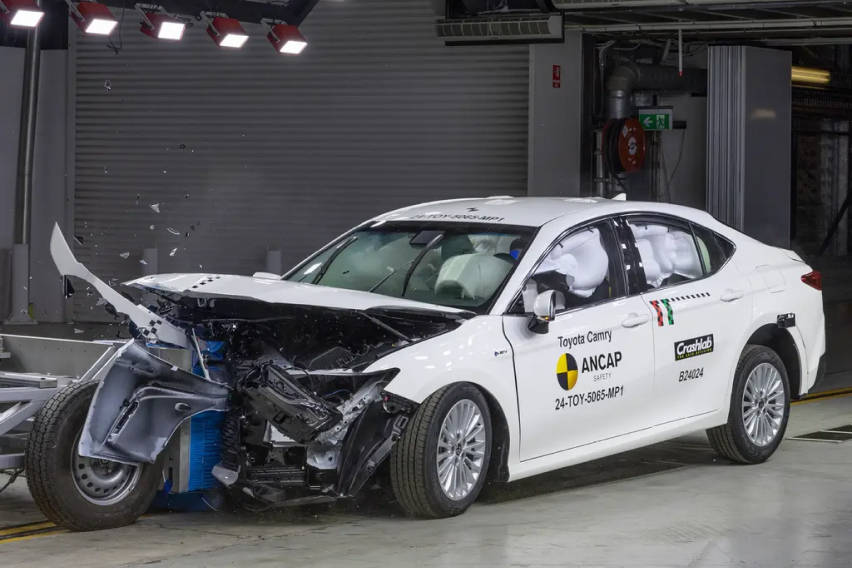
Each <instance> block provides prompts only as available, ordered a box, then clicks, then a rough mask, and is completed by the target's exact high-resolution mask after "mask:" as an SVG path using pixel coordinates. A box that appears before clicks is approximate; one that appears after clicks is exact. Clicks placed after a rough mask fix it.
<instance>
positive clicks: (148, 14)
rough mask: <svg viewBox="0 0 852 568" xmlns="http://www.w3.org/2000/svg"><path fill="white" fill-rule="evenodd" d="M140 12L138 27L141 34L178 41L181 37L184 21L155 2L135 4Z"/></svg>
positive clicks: (184, 26) (184, 27) (184, 25)
mask: <svg viewBox="0 0 852 568" xmlns="http://www.w3.org/2000/svg"><path fill="white" fill-rule="evenodd" d="M136 9H137V10H138V11H139V13H140V14H142V24H141V27H140V28H139V29H140V30H141V31H142V33H143V34H145V35H148V36H151V37H153V38H157V39H168V40H173V41H178V40H180V39H181V38H182V37H183V32H184V30H185V29H186V22H184V21H182V20H181V19H179V18H176V17H175V16H171V15H169V14H168V13H167V12H166V11H165V10H164V9H163V8H162V7H161V6H157V5H155V4H136Z"/></svg>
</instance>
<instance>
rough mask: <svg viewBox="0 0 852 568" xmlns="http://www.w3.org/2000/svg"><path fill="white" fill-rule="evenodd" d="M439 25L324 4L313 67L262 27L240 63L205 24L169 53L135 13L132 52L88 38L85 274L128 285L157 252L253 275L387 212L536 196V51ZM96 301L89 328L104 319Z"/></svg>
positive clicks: (80, 214) (374, 3)
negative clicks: (532, 65)
mask: <svg viewBox="0 0 852 568" xmlns="http://www.w3.org/2000/svg"><path fill="white" fill-rule="evenodd" d="M433 19H434V18H433V13H432V11H431V9H430V8H429V5H428V3H427V2H412V1H411V0H359V1H357V2H342V3H336V2H321V3H320V5H319V6H318V7H317V8H316V9H315V10H314V11H313V13H312V14H311V15H310V16H309V17H308V19H307V20H306V22H305V23H304V25H303V26H302V29H303V31H304V33H305V34H306V35H307V36H308V38H309V40H310V42H311V44H310V46H309V48H308V50H306V51H305V52H304V53H303V54H302V55H301V56H299V57H284V56H281V55H278V54H276V53H275V52H274V50H273V49H272V47H271V46H270V45H269V43H268V42H267V41H266V39H265V37H264V35H263V30H262V28H260V27H253V26H252V27H250V26H246V27H247V29H248V31H249V33H250V34H251V38H250V40H249V41H248V43H247V44H246V47H245V48H244V49H242V50H225V49H218V48H217V47H216V46H215V45H214V44H213V42H212V41H210V39H209V38H208V37H207V36H206V34H205V33H204V30H203V28H202V27H201V26H195V27H194V28H192V29H189V30H187V32H186V35H185V37H184V39H183V41H181V42H179V43H168V42H158V41H154V40H152V39H150V38H148V37H146V36H144V35H142V34H141V33H139V31H138V23H137V18H136V16H135V15H134V14H133V12H132V11H130V10H128V11H127V13H126V14H125V16H124V22H123V25H122V34H121V37H120V39H119V37H118V34H114V42H115V43H116V44H120V46H121V49H120V51H119V52H118V53H115V52H114V51H112V50H110V49H107V48H106V47H105V45H104V43H105V42H104V40H103V39H102V38H91V37H82V36H80V35H76V41H75V45H74V46H73V53H74V57H73V65H74V83H75V96H76V104H75V115H76V116H75V121H76V137H75V176H76V177H75V181H76V187H75V199H74V226H75V233H76V235H77V237H78V242H77V243H76V244H75V245H74V246H75V249H76V252H77V254H78V257H79V258H80V260H81V261H82V262H84V263H85V264H86V265H87V266H89V267H90V268H91V269H92V270H93V271H94V272H95V273H97V274H99V275H101V276H102V277H104V278H109V279H114V280H123V279H128V278H132V277H136V276H138V275H140V274H141V273H142V268H143V267H142V266H141V264H140V260H141V259H142V251H143V249H145V248H150V247H156V248H158V250H159V252H158V271H159V272H181V271H200V270H202V269H203V270H204V271H210V272H230V273H241V274H249V273H252V272H254V271H257V270H263V269H264V264H265V257H266V251H267V250H275V249H277V250H281V251H282V254H283V260H284V266H285V267H286V266H290V265H292V264H293V263H295V262H296V261H298V260H299V259H301V258H302V257H304V256H305V255H306V254H307V253H308V252H310V251H311V250H313V249H315V248H317V247H319V246H320V245H322V244H324V243H325V242H327V241H328V240H330V239H331V238H332V237H334V236H335V235H337V234H339V233H340V232H342V231H344V230H345V229H347V228H348V227H350V226H351V225H353V224H355V223H357V222H358V221H360V220H363V219H364V218H367V217H369V216H372V215H374V214H376V213H379V212H381V211H385V210H388V209H392V208H395V207H399V206H404V205H408V204H411V203H416V202H420V201H426V200H434V199H444V198H453V197H465V196H484V195H496V194H514V195H518V194H520V193H523V192H524V191H525V185H526V159H527V96H528V52H527V48H526V47H524V46H479V47H463V48H447V47H444V46H443V44H442V43H441V42H440V41H439V40H438V39H437V38H436V37H435V33H434V29H433ZM75 33H76V32H75ZM155 203H159V209H160V212H159V213H157V212H155V211H154V210H152V208H151V207H150V206H151V204H155ZM152 227H153V228H152ZM174 233H178V234H174ZM81 242H82V244H80V243H81ZM174 249H177V250H176V251H175V252H174V255H173V256H172V255H170V253H171V252H172V251H173V250H174ZM123 253H129V257H128V258H123V256H124V254H123ZM93 301H94V298H92V297H87V296H86V295H85V294H77V295H76V299H75V312H76V314H75V316H76V317H77V318H78V319H80V320H87V319H94V320H98V319H103V314H102V311H101V310H100V309H97V308H96V309H94V310H93V309H92V303H93Z"/></svg>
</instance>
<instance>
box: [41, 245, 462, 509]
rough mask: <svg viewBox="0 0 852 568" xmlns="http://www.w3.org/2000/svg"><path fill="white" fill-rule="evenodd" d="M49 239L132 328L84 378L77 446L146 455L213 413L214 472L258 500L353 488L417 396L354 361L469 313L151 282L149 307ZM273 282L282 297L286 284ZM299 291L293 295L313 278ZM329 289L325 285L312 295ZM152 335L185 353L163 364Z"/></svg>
mask: <svg viewBox="0 0 852 568" xmlns="http://www.w3.org/2000/svg"><path fill="white" fill-rule="evenodd" d="M58 239H61V233H58V236H57V234H54V239H53V241H52V243H51V248H52V251H53V252H54V257H55V259H56V263H57V266H58V267H59V269H60V272H62V274H63V275H66V276H68V275H71V276H75V277H79V278H83V279H84V280H86V281H87V282H89V283H90V284H92V285H93V287H94V288H95V289H97V290H98V291H99V292H100V293H101V294H102V295H103V296H104V297H105V298H106V299H107V301H108V302H109V303H110V304H111V305H112V306H113V307H114V308H115V311H116V312H118V313H122V314H125V315H126V316H127V317H128V320H129V322H128V323H130V324H132V325H131V330H133V331H134V333H135V335H136V338H135V339H134V340H133V341H130V342H128V343H127V344H126V345H124V346H123V347H122V348H121V349H120V350H118V351H117V352H116V353H115V354H114V356H113V357H112V358H111V359H110V360H109V361H107V362H106V364H104V365H103V366H102V367H101V368H100V369H99V370H98V371H97V374H96V376H95V377H94V379H95V380H99V381H101V384H100V386H99V388H98V391H97V393H96V395H95V398H94V401H93V403H92V405H91V407H90V409H89V414H88V418H87V421H86V425H85V427H84V431H83V433H82V435H81V441H80V446H79V451H80V453H81V455H83V456H86V457H91V458H100V459H108V460H112V461H118V462H123V463H128V464H138V463H154V462H156V460H157V459H158V457H159V456H160V454H161V453H162V452H163V451H164V449H165V448H166V447H167V445H168V444H169V441H170V440H171V439H172V438H173V436H174V434H175V432H177V431H178V429H179V428H180V427H181V425H182V424H184V423H185V422H186V421H188V420H190V419H191V418H192V417H194V416H198V415H202V414H204V413H207V412H211V411H213V412H220V413H222V415H223V420H222V421H221V427H220V431H219V434H220V435H219V436H218V439H217V440H216V441H217V443H218V445H219V455H220V459H219V463H218V464H216V466H215V467H214V468H213V470H212V474H213V476H214V477H215V478H216V479H217V480H218V481H219V482H220V483H222V484H223V485H225V486H227V487H231V488H233V489H234V490H236V491H237V492H238V493H239V494H240V495H243V496H247V498H249V499H250V500H254V501H257V502H259V503H260V504H261V505H262V506H270V505H272V506H275V505H281V504H288V503H299V502H304V501H306V500H307V501H310V500H316V499H327V498H336V497H343V496H350V495H353V494H355V493H356V492H357V491H358V490H359V489H360V488H361V487H363V485H364V483H366V481H367V480H368V479H369V478H370V476H372V475H373V473H375V471H376V470H377V468H378V467H379V466H380V465H381V463H382V462H383V461H384V460H385V458H386V457H387V456H388V455H389V453H390V451H391V448H392V447H393V444H394V443H395V442H396V440H397V439H398V438H399V437H400V436H401V435H402V433H403V432H404V429H405V427H406V425H407V423H408V420H409V417H410V416H411V415H412V414H413V412H414V411H415V410H416V406H417V405H416V404H415V403H413V402H411V401H408V400H405V399H402V398H399V397H396V396H394V395H391V394H388V393H386V392H385V387H386V386H387V385H388V384H389V383H390V381H391V380H393V378H394V376H395V375H396V373H397V372H398V370H397V369H388V370H383V371H381V372H375V373H372V372H371V373H368V372H365V369H367V368H368V367H370V365H372V364H373V363H375V362H376V361H377V360H379V359H381V358H382V357H384V356H385V355H387V354H389V353H392V352H395V351H398V350H399V349H403V348H405V347H408V346H410V345H413V344H415V343H417V342H420V341H423V340H425V339H429V338H431V337H434V336H436V335H439V334H442V333H445V332H448V331H450V330H452V329H455V328H457V327H458V326H459V325H461V324H462V322H463V321H464V319H466V318H467V317H469V316H468V315H466V314H463V313H458V312H456V313H453V312H442V311H441V310H437V309H435V310H432V309H424V308H422V307H421V306H419V305H407V304H397V305H392V306H381V305H370V304H371V303H374V302H375V301H376V300H375V299H374V298H373V297H372V296H373V295H367V296H364V294H363V293H359V295H358V296H357V298H356V299H357V300H358V301H359V302H361V307H359V309H346V308H343V307H341V306H342V304H343V302H342V301H341V300H340V299H339V298H336V299H335V300H334V302H335V303H334V304H333V305H331V306H330V305H317V304H311V303H294V302H291V301H274V302H273V301H270V299H269V297H266V296H264V299H258V298H257V297H254V296H253V295H252V293H246V294H243V295H239V294H228V293H225V292H224V291H222V292H220V293H214V292H208V291H205V290H199V289H198V288H197V287H190V288H189V289H187V290H176V289H171V290H164V289H163V287H162V286H158V287H152V288H150V289H147V290H146V292H148V293H150V294H153V295H155V301H156V303H157V306H156V307H155V308H149V307H145V306H142V305H134V304H133V302H131V301H130V300H128V299H127V298H126V297H125V296H123V295H121V294H118V293H117V292H115V291H114V290H112V289H111V288H110V287H108V286H107V285H106V284H104V283H103V282H102V281H101V280H100V279H98V278H97V277H95V276H94V275H92V274H91V273H90V272H89V271H88V270H86V269H85V268H84V267H83V266H82V265H80V264H79V263H78V262H77V261H76V259H74V258H73V256H72V255H71V252H70V249H68V247H67V245H66V244H65V243H64V240H62V242H61V243H60V242H58ZM178 277H181V276H180V275H178ZM235 278H237V277H235ZM205 280H206V281H215V278H214V277H210V276H207V277H205ZM234 285H235V284H234V283H233V282H229V283H228V286H234ZM252 286H255V287H258V288H263V290H267V289H268V288H269V287H274V286H277V284H276V282H275V281H271V282H264V283H258V282H254V283H253V284H252ZM248 289H251V287H249V288H248ZM281 290H282V291H283V292H281V293H283V294H285V296H286V295H287V294H290V293H291V291H292V290H293V288H292V286H289V285H287V286H284V287H283V288H282V289H281ZM297 292H298V294H299V295H300V296H299V297H300V298H301V299H304V298H305V297H306V295H307V297H310V293H311V289H310V288H305V287H304V286H300V287H299V288H298V290H297ZM275 294H278V292H275ZM328 296H329V292H328V290H323V291H321V293H320V294H319V295H318V296H317V297H318V298H319V297H326V298H327V297H328ZM276 297H277V296H276ZM378 298H379V299H381V297H378ZM317 303H319V301H318V302H317ZM163 347H168V348H169V349H172V350H177V351H179V352H182V353H184V354H188V355H191V357H184V359H185V360H186V361H187V362H185V363H178V364H175V363H172V362H170V361H171V360H172V358H168V357H166V356H161V355H162V352H161V348H163ZM167 359H169V360H167ZM190 360H191V363H189V362H188V361H190Z"/></svg>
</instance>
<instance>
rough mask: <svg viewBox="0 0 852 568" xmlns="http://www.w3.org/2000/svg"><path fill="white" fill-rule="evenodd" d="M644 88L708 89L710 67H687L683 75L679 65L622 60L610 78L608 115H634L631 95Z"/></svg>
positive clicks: (693, 91)
mask: <svg viewBox="0 0 852 568" xmlns="http://www.w3.org/2000/svg"><path fill="white" fill-rule="evenodd" d="M641 90H653V91H673V92H683V93H705V92H706V91H707V71H706V70H704V69H684V70H683V75H681V74H680V73H679V71H678V69H677V67H666V66H660V65H638V64H636V63H632V62H627V63H622V64H620V65H619V66H618V67H616V68H615V69H614V70H613V71H612V73H610V75H609V78H608V79H607V82H606V91H607V118H613V119H618V118H627V117H629V116H631V115H632V114H633V105H632V103H631V100H630V97H631V95H632V94H633V92H634V91H641Z"/></svg>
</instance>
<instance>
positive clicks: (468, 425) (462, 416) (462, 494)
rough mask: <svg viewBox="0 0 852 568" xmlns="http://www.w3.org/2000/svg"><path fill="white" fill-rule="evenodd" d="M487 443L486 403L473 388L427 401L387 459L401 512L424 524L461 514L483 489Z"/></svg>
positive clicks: (451, 389)
mask: <svg viewBox="0 0 852 568" xmlns="http://www.w3.org/2000/svg"><path fill="white" fill-rule="evenodd" d="M491 440H492V437H491V415H490V413H489V411H488V403H487V401H486V400H485V397H484V396H483V394H482V392H480V391H479V389H477V388H476V387H475V386H473V385H472V384H470V383H457V384H453V385H450V386H448V387H444V388H443V389H441V390H439V391H438V392H436V393H434V394H433V395H432V396H430V397H429V398H428V399H426V400H425V401H424V402H423V404H421V405H420V408H418V409H417V412H416V413H415V415H414V417H413V418H412V419H411V422H409V424H408V427H407V428H406V430H405V433H404V434H403V436H402V438H401V439H400V440H399V441H398V442H397V443H396V445H395V446H394V449H393V453H392V454H391V463H390V471H391V486H392V487H393V492H394V494H395V495H396V498H397V500H398V501H399V503H400V505H402V508H403V509H405V511H406V512H407V513H408V514H410V515H412V516H417V517H427V518H440V517H451V516H454V515H458V514H460V513H463V512H464V511H465V509H467V508H468V507H469V506H470V504H471V503H473V502H474V501H475V500H476V498H477V496H478V495H479V492H480V491H481V490H482V486H483V485H484V483H485V476H486V474H487V473H488V462H489V460H490V459H491Z"/></svg>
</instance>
